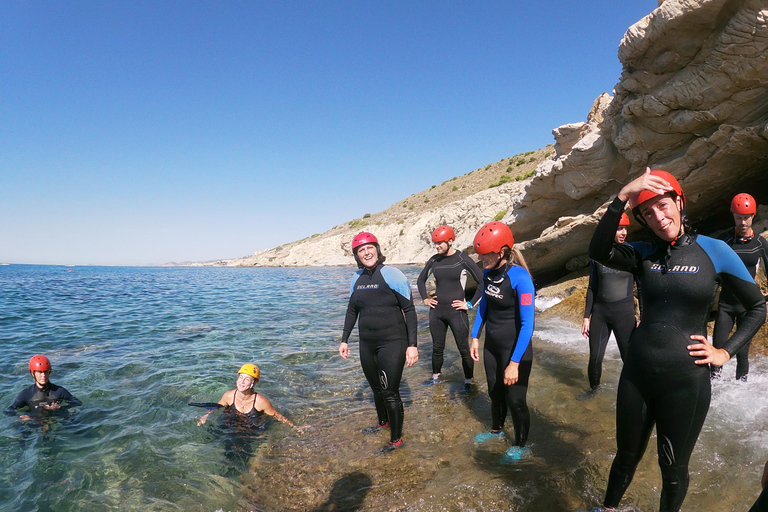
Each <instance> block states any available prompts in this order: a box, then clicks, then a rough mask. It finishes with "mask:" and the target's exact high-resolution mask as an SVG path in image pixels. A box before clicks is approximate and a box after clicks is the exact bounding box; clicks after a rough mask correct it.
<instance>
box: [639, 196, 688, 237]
mask: <svg viewBox="0 0 768 512" xmlns="http://www.w3.org/2000/svg"><path fill="white" fill-rule="evenodd" d="M682 208H683V206H682V203H681V201H680V198H679V197H674V198H672V197H670V196H667V195H665V196H657V197H654V198H653V199H649V200H648V201H646V202H644V203H643V204H641V205H640V215H641V216H642V217H643V220H644V221H645V222H646V223H647V224H648V227H649V228H651V231H653V233H654V234H655V235H656V236H658V237H659V238H661V239H662V240H664V241H665V242H671V241H673V240H675V239H676V238H677V237H678V236H679V235H680V233H681V229H680V228H681V222H682V221H681V214H680V211H681V210H682Z"/></svg>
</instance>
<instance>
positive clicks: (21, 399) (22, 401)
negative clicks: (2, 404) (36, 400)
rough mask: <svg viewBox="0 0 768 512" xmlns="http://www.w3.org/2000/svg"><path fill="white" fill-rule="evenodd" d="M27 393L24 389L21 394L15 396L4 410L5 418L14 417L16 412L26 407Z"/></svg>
mask: <svg viewBox="0 0 768 512" xmlns="http://www.w3.org/2000/svg"><path fill="white" fill-rule="evenodd" d="M27 391H28V389H25V390H23V391H22V392H21V393H19V394H18V395H16V398H15V399H14V400H13V403H11V405H9V406H8V408H7V409H6V410H5V414H6V416H15V415H16V411H17V410H19V409H21V408H22V407H26V406H27V405H28V400H29V393H28V392H27Z"/></svg>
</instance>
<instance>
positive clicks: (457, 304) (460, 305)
mask: <svg viewBox="0 0 768 512" xmlns="http://www.w3.org/2000/svg"><path fill="white" fill-rule="evenodd" d="M451 306H452V307H453V309H455V310H456V311H468V310H469V308H468V307H467V301H465V300H455V301H453V302H452V303H451Z"/></svg>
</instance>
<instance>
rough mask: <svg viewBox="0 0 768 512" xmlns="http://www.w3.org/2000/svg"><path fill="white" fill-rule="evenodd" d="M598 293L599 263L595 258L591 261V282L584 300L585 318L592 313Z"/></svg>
mask: <svg viewBox="0 0 768 512" xmlns="http://www.w3.org/2000/svg"><path fill="white" fill-rule="evenodd" d="M596 293H597V263H595V261H594V260H590V261H589V284H588V285H587V298H586V301H585V302H584V318H589V316H590V315H591V314H592V305H593V304H594V302H595V294H596Z"/></svg>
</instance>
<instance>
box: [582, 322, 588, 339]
mask: <svg viewBox="0 0 768 512" xmlns="http://www.w3.org/2000/svg"><path fill="white" fill-rule="evenodd" d="M581 335H582V336H584V337H585V338H587V339H589V317H587V318H585V319H584V321H583V322H581Z"/></svg>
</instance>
